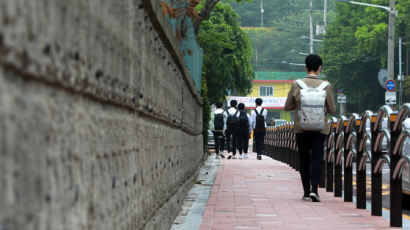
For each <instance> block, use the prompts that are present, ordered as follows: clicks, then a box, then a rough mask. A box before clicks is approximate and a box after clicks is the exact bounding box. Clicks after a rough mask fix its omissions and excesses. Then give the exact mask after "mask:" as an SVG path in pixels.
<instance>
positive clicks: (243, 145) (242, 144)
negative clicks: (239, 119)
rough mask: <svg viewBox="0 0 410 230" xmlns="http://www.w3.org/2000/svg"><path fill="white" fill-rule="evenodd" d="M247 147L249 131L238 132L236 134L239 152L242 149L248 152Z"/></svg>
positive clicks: (240, 152)
mask: <svg viewBox="0 0 410 230" xmlns="http://www.w3.org/2000/svg"><path fill="white" fill-rule="evenodd" d="M248 147H249V133H247V132H246V133H239V134H238V149H239V154H242V151H243V152H244V153H248Z"/></svg>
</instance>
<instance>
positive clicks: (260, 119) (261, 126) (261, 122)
mask: <svg viewBox="0 0 410 230" xmlns="http://www.w3.org/2000/svg"><path fill="white" fill-rule="evenodd" d="M263 110H264V108H262V110H261V113H260V114H259V113H258V111H257V110H256V109H255V113H256V124H255V130H256V131H265V130H266V128H265V117H264V116H263V115H262V114H263Z"/></svg>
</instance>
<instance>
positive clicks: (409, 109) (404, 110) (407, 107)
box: [393, 103, 410, 132]
mask: <svg viewBox="0 0 410 230" xmlns="http://www.w3.org/2000/svg"><path fill="white" fill-rule="evenodd" d="M409 114H410V103H406V104H404V105H402V106H401V108H400V110H399V114H398V115H397V119H396V121H395V122H394V126H393V131H394V132H396V131H397V130H398V129H399V128H401V127H400V124H401V123H402V122H403V120H404V119H405V118H406V117H407V115H409Z"/></svg>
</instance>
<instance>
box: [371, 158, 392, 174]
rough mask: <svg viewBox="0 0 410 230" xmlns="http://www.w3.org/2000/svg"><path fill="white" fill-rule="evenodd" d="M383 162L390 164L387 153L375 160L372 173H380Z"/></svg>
mask: <svg viewBox="0 0 410 230" xmlns="http://www.w3.org/2000/svg"><path fill="white" fill-rule="evenodd" d="M385 163H389V164H388V165H390V157H389V155H387V154H383V155H382V156H381V157H380V159H379V160H378V161H377V163H376V166H375V167H374V170H373V173H374V174H376V173H381V172H382V169H383V166H384V164H385Z"/></svg>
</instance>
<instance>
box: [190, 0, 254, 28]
mask: <svg viewBox="0 0 410 230" xmlns="http://www.w3.org/2000/svg"><path fill="white" fill-rule="evenodd" d="M219 1H220V0H206V2H205V3H204V4H202V7H201V12H200V13H199V17H198V18H197V19H196V20H195V22H194V30H195V33H196V34H198V31H199V26H200V25H201V23H202V21H203V20H205V19H206V18H208V17H209V15H210V14H211V12H212V10H213V9H214V7H215V6H216V4H218V3H219ZM246 1H251V0H246ZM195 2H197V1H195ZM202 2H203V1H202ZM236 2H238V3H241V2H242V0H236Z"/></svg>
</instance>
